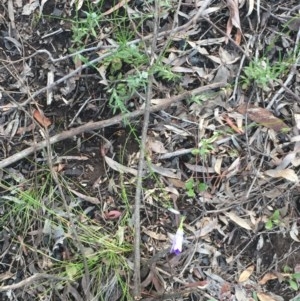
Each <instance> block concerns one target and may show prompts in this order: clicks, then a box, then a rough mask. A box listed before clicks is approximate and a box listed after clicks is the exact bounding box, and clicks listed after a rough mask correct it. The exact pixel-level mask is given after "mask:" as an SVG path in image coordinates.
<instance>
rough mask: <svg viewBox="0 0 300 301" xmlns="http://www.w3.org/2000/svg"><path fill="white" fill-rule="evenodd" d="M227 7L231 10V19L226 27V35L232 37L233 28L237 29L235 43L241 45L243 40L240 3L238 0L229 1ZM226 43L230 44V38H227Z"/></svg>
mask: <svg viewBox="0 0 300 301" xmlns="http://www.w3.org/2000/svg"><path fill="white" fill-rule="evenodd" d="M227 6H228V9H229V19H228V22H227V27H226V34H227V36H230V34H231V31H232V26H234V27H236V29H237V32H236V35H235V42H236V43H237V44H238V45H239V44H240V43H241V38H242V29H241V22H240V14H239V2H238V0H227ZM225 41H226V43H227V42H228V38H227V37H226V40H225Z"/></svg>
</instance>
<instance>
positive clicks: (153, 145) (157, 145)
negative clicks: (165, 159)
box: [147, 137, 167, 154]
mask: <svg viewBox="0 0 300 301" xmlns="http://www.w3.org/2000/svg"><path fill="white" fill-rule="evenodd" d="M147 145H148V148H149V149H150V150H152V151H153V152H155V153H157V154H165V153H167V150H166V149H165V147H164V144H163V143H162V142H161V141H159V140H155V139H153V138H151V137H150V138H149V139H148V141H147Z"/></svg>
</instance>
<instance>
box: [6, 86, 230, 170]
mask: <svg viewBox="0 0 300 301" xmlns="http://www.w3.org/2000/svg"><path fill="white" fill-rule="evenodd" d="M226 84H227V83H225V82H219V83H213V84H209V85H207V86H203V87H199V88H196V89H194V90H191V91H186V92H184V93H182V94H180V95H176V96H173V97H171V98H166V99H162V100H161V101H160V103H159V104H158V105H155V106H152V107H150V112H157V111H160V110H164V109H166V108H167V107H169V106H170V105H171V104H172V103H175V102H177V101H180V100H183V99H186V98H189V97H192V96H195V95H198V94H200V93H203V92H205V91H208V90H212V89H218V88H222V87H225V86H226ZM144 112H145V110H144V109H139V110H136V111H133V112H131V113H128V114H124V115H117V116H115V117H113V118H110V119H107V120H103V121H97V122H89V123H86V124H84V125H82V126H79V127H77V128H73V129H70V130H67V131H64V132H62V133H60V134H57V135H55V136H52V137H50V138H49V140H43V141H41V142H39V143H36V144H35V145H33V146H31V147H28V148H26V149H24V150H22V151H20V152H18V153H16V154H14V155H12V156H10V157H8V158H6V159H3V160H1V161H0V168H4V167H7V166H9V165H11V164H13V163H15V162H18V161H19V160H21V159H23V158H25V157H27V156H29V155H30V154H32V153H34V152H36V151H38V150H41V149H43V148H44V147H46V146H47V143H50V144H54V143H57V142H59V141H62V140H65V139H68V138H71V137H73V136H76V135H79V134H82V133H84V132H88V131H93V130H98V129H101V128H105V127H108V126H112V125H114V124H118V123H120V122H122V120H124V119H131V118H135V117H138V116H141V115H143V114H144Z"/></svg>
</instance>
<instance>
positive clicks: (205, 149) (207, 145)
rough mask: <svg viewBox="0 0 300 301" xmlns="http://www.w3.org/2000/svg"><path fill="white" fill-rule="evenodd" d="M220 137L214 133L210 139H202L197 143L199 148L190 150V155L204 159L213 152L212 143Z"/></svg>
mask: <svg viewBox="0 0 300 301" xmlns="http://www.w3.org/2000/svg"><path fill="white" fill-rule="evenodd" d="M219 136H220V133H218V132H215V133H214V134H213V136H212V137H210V138H203V139H201V141H200V143H199V147H198V148H196V149H193V150H192V154H193V155H194V156H196V155H199V156H201V157H202V158H203V160H205V159H206V157H207V155H208V154H210V153H211V152H212V151H214V149H215V147H214V145H213V143H214V141H216V139H217V138H218V137H219Z"/></svg>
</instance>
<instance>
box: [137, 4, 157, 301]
mask: <svg viewBox="0 0 300 301" xmlns="http://www.w3.org/2000/svg"><path fill="white" fill-rule="evenodd" d="M159 9H160V5H159V0H155V10H154V29H153V39H152V43H151V48H150V51H151V52H150V60H149V61H150V64H149V67H148V70H149V75H148V86H147V94H146V100H145V109H144V122H143V129H142V138H141V146H140V154H139V156H140V157H139V165H138V174H137V180H136V191H135V199H134V275H133V285H134V286H133V296H134V299H135V300H140V299H141V246H140V245H141V225H140V223H141V216H140V209H141V195H142V185H143V173H144V165H145V158H144V156H145V146H146V140H147V131H148V127H149V117H150V109H151V96H152V87H153V74H152V70H151V69H152V66H153V63H154V60H155V50H156V43H157V36H158V26H159V23H160V20H159V17H158V12H159ZM145 46H146V45H145Z"/></svg>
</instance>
